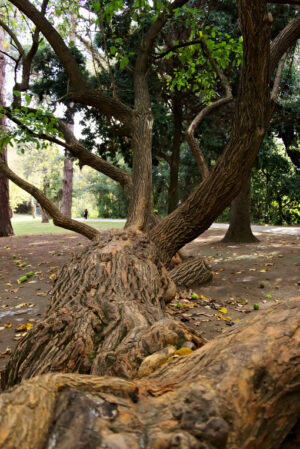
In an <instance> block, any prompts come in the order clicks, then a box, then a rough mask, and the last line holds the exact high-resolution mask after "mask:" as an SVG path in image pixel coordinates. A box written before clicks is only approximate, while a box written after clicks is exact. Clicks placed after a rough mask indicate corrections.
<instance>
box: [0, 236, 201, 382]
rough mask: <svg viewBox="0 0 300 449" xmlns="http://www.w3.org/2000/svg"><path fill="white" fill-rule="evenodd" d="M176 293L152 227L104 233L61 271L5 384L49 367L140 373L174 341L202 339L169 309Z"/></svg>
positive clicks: (4, 378) (197, 343) (179, 343)
mask: <svg viewBox="0 0 300 449" xmlns="http://www.w3.org/2000/svg"><path fill="white" fill-rule="evenodd" d="M175 292H176V288H175V285H174V283H173V282H172V281H171V280H170V278H169V277H168V275H167V271H166V269H165V268H164V266H163V265H162V264H161V262H160V260H159V256H158V253H157V250H156V248H155V246H154V244H153V243H150V241H149V240H148V239H147V237H146V236H145V235H144V234H142V233H133V232H124V231H108V232H105V233H102V234H101V237H100V238H99V239H97V240H96V241H94V242H93V243H91V245H90V246H89V247H88V248H85V250H84V251H83V253H82V254H81V255H75V256H74V257H73V260H72V261H71V263H70V264H68V265H65V266H64V268H63V269H62V271H61V272H60V274H59V277H58V278H57V280H56V282H55V286H54V289H53V294H52V300H51V304H50V307H49V309H48V311H47V314H46V318H45V319H43V320H41V321H40V322H39V323H38V324H37V326H35V327H34V329H33V330H32V331H31V332H29V333H28V335H27V336H25V337H24V339H23V340H21V341H20V342H19V344H18V346H17V349H16V351H15V353H14V355H13V357H12V358H11V359H10V361H9V363H8V365H7V368H6V373H4V374H3V375H2V386H3V387H6V386H11V385H13V384H15V383H17V382H19V381H20V380H21V379H25V378H28V377H32V376H34V375H37V374H42V373H46V372H49V371H62V372H79V373H92V374H98V375H118V376H122V377H125V378H129V379H132V378H133V377H135V376H137V375H138V370H139V367H140V365H141V362H142V361H143V360H144V358H145V357H147V356H150V355H152V354H154V353H157V352H158V351H160V350H161V349H163V348H166V347H167V346H168V345H169V346H172V347H175V349H176V348H180V347H181V346H182V345H183V344H184V342H186V341H193V342H194V344H195V346H196V347H199V346H201V345H202V344H203V341H202V339H201V338H199V337H198V336H197V335H196V334H194V333H191V332H189V331H188V329H186V328H185V327H184V326H183V325H182V324H181V323H180V322H178V321H174V320H173V319H170V318H169V317H168V315H167V314H166V313H165V311H164V305H165V302H168V301H170V300H171V299H172V298H173V297H174V296H175ZM171 349H172V348H171ZM166 355H168V354H166ZM167 358H168V357H166V359H167ZM150 362H151V360H150Z"/></svg>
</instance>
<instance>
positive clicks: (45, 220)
mask: <svg viewBox="0 0 300 449" xmlns="http://www.w3.org/2000/svg"><path fill="white" fill-rule="evenodd" d="M41 214H42V223H49V218H50V215H49V214H48V212H47V211H46V210H45V209H44V208H43V207H42V206H41Z"/></svg>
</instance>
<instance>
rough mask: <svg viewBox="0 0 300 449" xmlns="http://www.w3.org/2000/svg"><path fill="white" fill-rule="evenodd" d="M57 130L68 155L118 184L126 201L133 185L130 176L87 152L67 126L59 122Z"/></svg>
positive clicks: (131, 192)
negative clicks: (63, 141)
mask: <svg viewBox="0 0 300 449" xmlns="http://www.w3.org/2000/svg"><path fill="white" fill-rule="evenodd" d="M59 128H60V130H61V131H62V133H63V134H64V137H65V139H66V142H67V143H66V148H67V149H68V150H69V151H70V153H71V154H72V155H73V156H75V157H77V158H78V159H79V161H80V163H81V164H82V165H88V166H89V167H92V168H94V169H95V170H97V171H99V172H100V173H103V174H104V175H106V176H108V177H109V178H111V179H113V180H114V181H116V182H118V183H119V184H120V185H121V187H122V188H123V190H124V193H125V195H126V197H127V199H129V198H130V196H131V195H132V194H133V184H132V177H131V175H130V174H129V173H128V172H127V171H125V170H122V169H121V168H118V167H115V166H114V165H112V164H110V163H108V162H106V161H105V160H104V159H102V158H101V157H99V156H97V155H95V154H93V153H91V152H90V151H88V150H87V149H86V148H85V147H84V146H83V145H81V143H80V142H78V140H77V139H76V137H75V136H74V134H73V132H72V130H70V128H69V127H68V125H67V124H66V123H65V122H63V120H59Z"/></svg>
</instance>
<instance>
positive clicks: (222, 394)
mask: <svg viewBox="0 0 300 449" xmlns="http://www.w3.org/2000/svg"><path fill="white" fill-rule="evenodd" d="M299 301H300V298H298V299H294V300H289V301H285V302H282V303H281V304H277V305H276V306H274V307H272V308H271V309H270V308H269V309H267V310H266V311H264V312H262V313H260V314H259V315H257V316H255V317H254V318H252V319H250V320H247V319H245V320H244V322H243V323H240V324H239V325H238V326H236V327H235V328H234V329H232V330H229V331H228V332H227V333H226V334H224V335H222V336H220V337H218V338H216V339H215V340H213V341H211V342H210V343H207V344H206V345H205V346H204V347H203V348H201V349H199V350H197V351H195V352H193V353H192V354H191V355H188V356H186V357H178V358H177V359H173V360H171V361H169V362H168V363H167V364H165V365H164V366H163V367H161V368H160V369H159V370H157V371H155V372H154V373H153V374H152V375H150V377H145V378H142V379H139V380H134V381H127V380H123V379H120V378H108V377H95V376H84V375H79V374H49V375H45V376H41V377H36V378H34V379H31V380H29V381H26V382H23V383H22V384H21V385H20V386H17V387H15V388H14V389H12V390H11V391H8V392H6V393H2V395H1V396H0V446H1V447H3V448H5V449H15V448H16V447H19V446H20V441H21V442H22V448H23V449H40V448H50V447H51V448H52V447H53V448H54V447H55V449H69V448H72V449H82V448H96V447H97V448H102V447H103V448H109V449H116V448H118V449H138V448H140V449H142V448H143V449H171V448H174V449H175V448H176V449H179V448H181V449H225V448H227V449H278V448H279V447H280V446H281V443H282V441H284V439H285V437H286V436H287V435H288V434H289V432H290V431H291V430H292V429H293V428H294V429H296V425H297V420H299V413H300V363H299V356H300V354H299V325H300V307H299ZM296 447H297V446H296Z"/></svg>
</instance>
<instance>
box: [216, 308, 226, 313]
mask: <svg viewBox="0 0 300 449" xmlns="http://www.w3.org/2000/svg"><path fill="white" fill-rule="evenodd" d="M218 312H222V313H227V309H226V307H222V308H221V309H219V310H218Z"/></svg>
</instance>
